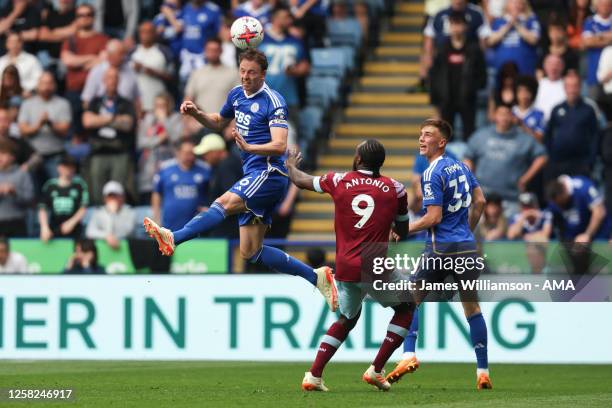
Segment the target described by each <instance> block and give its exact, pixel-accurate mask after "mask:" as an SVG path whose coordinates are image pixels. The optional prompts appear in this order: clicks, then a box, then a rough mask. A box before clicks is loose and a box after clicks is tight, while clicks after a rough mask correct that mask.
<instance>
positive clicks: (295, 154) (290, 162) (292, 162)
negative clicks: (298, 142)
mask: <svg viewBox="0 0 612 408" xmlns="http://www.w3.org/2000/svg"><path fill="white" fill-rule="evenodd" d="M301 162H302V152H300V151H299V150H298V149H297V147H292V148H291V149H289V151H288V152H287V160H285V166H287V167H299V165H300V163H301Z"/></svg>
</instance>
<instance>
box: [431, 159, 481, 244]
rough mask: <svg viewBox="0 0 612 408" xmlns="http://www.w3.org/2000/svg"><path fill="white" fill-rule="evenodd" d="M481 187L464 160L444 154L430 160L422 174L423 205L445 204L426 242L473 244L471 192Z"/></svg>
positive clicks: (441, 205)
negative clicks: (440, 216) (469, 217)
mask: <svg viewBox="0 0 612 408" xmlns="http://www.w3.org/2000/svg"><path fill="white" fill-rule="evenodd" d="M476 187H480V185H479V184H478V181H476V178H475V177H474V175H473V174H472V172H471V171H470V169H469V168H468V167H467V166H466V165H465V164H463V163H461V162H459V161H457V160H454V159H451V158H450V157H448V156H446V155H442V156H440V157H438V158H437V159H435V160H434V161H433V162H431V163H430V165H429V167H428V168H427V170H425V172H424V173H423V176H422V177H421V191H422V192H423V208H425V209H426V208H427V207H428V206H430V205H437V206H440V207H442V221H441V222H440V223H439V224H438V225H436V226H434V227H433V228H430V229H429V231H428V232H427V245H431V246H433V249H434V251H435V250H436V242H438V243H448V244H450V243H454V244H459V243H473V242H474V235H473V234H472V231H471V230H470V225H469V222H468V215H469V209H470V204H471V203H472V191H473V190H474V189H475V188H476Z"/></svg>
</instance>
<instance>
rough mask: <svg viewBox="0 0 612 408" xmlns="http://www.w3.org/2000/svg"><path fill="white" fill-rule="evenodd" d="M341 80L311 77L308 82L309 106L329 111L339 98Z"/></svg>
mask: <svg viewBox="0 0 612 408" xmlns="http://www.w3.org/2000/svg"><path fill="white" fill-rule="evenodd" d="M339 87H340V79H338V78H335V77H318V76H310V77H308V79H307V80H306V92H307V94H308V99H307V100H308V104H309V105H315V106H319V107H321V108H322V109H327V108H328V107H329V105H330V104H331V103H333V102H336V101H337V100H338V97H339V93H338V90H339Z"/></svg>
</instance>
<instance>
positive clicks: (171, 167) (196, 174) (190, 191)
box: [151, 140, 210, 230]
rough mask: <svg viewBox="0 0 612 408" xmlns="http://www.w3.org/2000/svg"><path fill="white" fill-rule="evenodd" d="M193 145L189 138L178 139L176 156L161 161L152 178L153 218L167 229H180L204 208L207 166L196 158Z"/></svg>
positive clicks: (207, 179) (207, 177)
mask: <svg viewBox="0 0 612 408" xmlns="http://www.w3.org/2000/svg"><path fill="white" fill-rule="evenodd" d="M194 147H195V145H194V143H193V142H192V141H190V140H182V141H181V142H180V143H179V145H178V148H177V151H176V159H174V160H168V161H166V162H164V163H162V165H161V169H160V170H159V172H158V173H157V175H156V176H155V179H154V181H153V183H154V187H153V194H152V195H151V209H152V210H153V218H154V220H156V221H157V222H160V221H161V222H162V223H163V225H167V227H166V228H169V229H170V230H177V229H181V228H182V226H183V225H185V224H186V223H187V222H188V221H189V220H191V219H192V218H193V217H195V216H196V215H197V214H198V213H199V212H202V211H204V210H205V209H206V205H207V199H208V181H209V180H210V166H208V165H207V164H206V163H204V162H201V161H199V160H196V156H195V154H194V152H193V148H194Z"/></svg>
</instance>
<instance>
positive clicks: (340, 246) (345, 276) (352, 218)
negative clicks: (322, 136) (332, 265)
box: [314, 170, 408, 282]
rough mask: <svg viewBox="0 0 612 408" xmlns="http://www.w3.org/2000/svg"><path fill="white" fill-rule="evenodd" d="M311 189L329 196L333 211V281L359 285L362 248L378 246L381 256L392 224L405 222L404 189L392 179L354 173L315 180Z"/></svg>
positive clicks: (359, 171) (406, 212)
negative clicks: (334, 254)
mask: <svg viewBox="0 0 612 408" xmlns="http://www.w3.org/2000/svg"><path fill="white" fill-rule="evenodd" d="M314 188H315V190H316V191H317V192H319V193H328V194H329V195H331V196H332V198H333V200H334V205H335V207H336V208H335V215H334V218H335V220H334V228H335V230H336V274H335V279H336V280H337V281H343V282H362V281H363V279H362V277H361V272H362V270H361V269H362V255H364V250H368V249H369V248H368V247H367V246H366V244H373V243H378V245H376V247H377V249H376V250H377V251H378V250H384V252H383V256H385V255H386V249H387V246H388V243H389V233H390V231H391V226H392V224H393V222H394V221H396V220H397V221H408V200H407V196H406V190H405V188H404V186H403V185H402V184H401V183H399V182H397V181H395V180H393V179H392V178H389V177H385V176H379V177H374V176H373V175H372V172H370V171H366V170H358V171H351V172H348V173H328V174H326V175H324V176H321V177H315V179H314ZM381 243H382V244H384V245H382V246H381V245H380V244H381ZM370 272H371V271H370Z"/></svg>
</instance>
